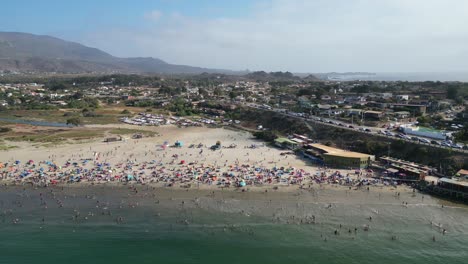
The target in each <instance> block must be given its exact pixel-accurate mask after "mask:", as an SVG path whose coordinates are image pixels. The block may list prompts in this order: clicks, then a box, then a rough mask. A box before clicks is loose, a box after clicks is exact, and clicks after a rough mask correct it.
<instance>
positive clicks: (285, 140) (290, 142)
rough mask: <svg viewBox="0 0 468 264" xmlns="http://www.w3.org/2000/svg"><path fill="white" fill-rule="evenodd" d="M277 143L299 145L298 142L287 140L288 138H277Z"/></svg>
mask: <svg viewBox="0 0 468 264" xmlns="http://www.w3.org/2000/svg"><path fill="white" fill-rule="evenodd" d="M275 142H278V143H280V144H283V143H288V144H297V143H296V142H294V141H292V140H290V139H287V138H277V139H275Z"/></svg>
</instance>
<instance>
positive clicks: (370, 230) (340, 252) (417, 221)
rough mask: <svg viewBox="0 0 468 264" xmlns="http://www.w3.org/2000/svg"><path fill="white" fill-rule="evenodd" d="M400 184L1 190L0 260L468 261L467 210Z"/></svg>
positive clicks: (142, 261) (0, 261) (231, 261)
mask: <svg viewBox="0 0 468 264" xmlns="http://www.w3.org/2000/svg"><path fill="white" fill-rule="evenodd" d="M397 192H400V190H397ZM397 192H390V191H382V192H380V191H373V190H370V191H369V192H366V191H362V190H356V191H354V190H353V191H345V190H339V191H338V190H321V189H315V190H311V191H294V192H291V193H273V192H272V191H270V192H269V193H241V192H235V191H216V192H215V193H212V192H211V191H192V190H190V191H187V192H186V191H173V190H159V189H152V188H150V187H142V186H139V187H137V188H136V190H135V189H133V188H130V187H109V186H105V187H91V186H90V187H65V188H63V189H62V188H60V187H57V188H47V189H32V188H31V187H27V188H23V187H5V186H3V187H1V188H0V209H1V211H0V223H1V225H0V234H1V236H2V239H1V240H0V263H35V264H39V263H49V264H50V263H67V264H72V263H425V264H430V263H467V259H468V250H467V245H468V207H467V206H464V205H459V204H452V203H448V202H442V201H439V200H437V199H435V198H431V197H428V196H425V197H424V198H423V195H422V194H419V193H412V192H411V191H401V195H397ZM406 203H408V205H406ZM442 205H444V206H442ZM444 229H445V230H446V233H445V234H444V232H443V230H444Z"/></svg>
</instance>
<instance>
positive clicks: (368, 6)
mask: <svg viewBox="0 0 468 264" xmlns="http://www.w3.org/2000/svg"><path fill="white" fill-rule="evenodd" d="M1 6H2V7H1V10H2V12H1V15H0V31H18V32H28V33H34V34H44V35H52V36H56V37H59V38H63V39H66V40H70V41H75V42H79V43H82V44H84V45H87V46H91V47H96V48H99V49H101V50H103V51H106V52H108V53H110V54H112V55H114V56H119V57H136V56H138V57H156V58H160V59H162V60H165V61H167V62H169V63H173V64H184V65H191V66H200V67H207V68H218V69H232V70H245V69H249V70H265V71H291V72H302V73H306V72H332V71H335V72H356V71H366V72H468V1H467V0H235V1H234V0H226V1H224V0H217V1H216V0H131V1H130V0H80V1H63V0H41V1H37V0H15V1H4V3H2V5H1Z"/></svg>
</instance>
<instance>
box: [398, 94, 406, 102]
mask: <svg viewBox="0 0 468 264" xmlns="http://www.w3.org/2000/svg"><path fill="white" fill-rule="evenodd" d="M395 98H396V99H397V100H398V101H408V100H409V95H407V94H398V95H397V96H395Z"/></svg>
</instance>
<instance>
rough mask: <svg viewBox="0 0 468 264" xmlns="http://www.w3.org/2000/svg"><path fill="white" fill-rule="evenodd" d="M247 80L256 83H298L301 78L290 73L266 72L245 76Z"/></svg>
mask: <svg viewBox="0 0 468 264" xmlns="http://www.w3.org/2000/svg"><path fill="white" fill-rule="evenodd" d="M245 77H246V78H248V79H251V80H255V81H298V80H300V79H301V78H300V77H298V76H294V75H293V74H292V73H290V72H270V73H267V72H264V71H256V72H252V73H249V74H246V75H245Z"/></svg>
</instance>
